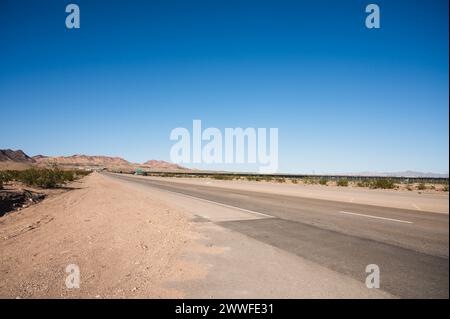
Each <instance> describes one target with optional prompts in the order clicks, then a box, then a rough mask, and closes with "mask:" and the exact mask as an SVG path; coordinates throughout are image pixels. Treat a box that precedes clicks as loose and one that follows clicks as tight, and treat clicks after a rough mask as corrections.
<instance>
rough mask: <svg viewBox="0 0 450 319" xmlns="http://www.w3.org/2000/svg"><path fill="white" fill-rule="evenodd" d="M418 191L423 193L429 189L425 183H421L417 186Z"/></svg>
mask: <svg viewBox="0 0 450 319" xmlns="http://www.w3.org/2000/svg"><path fill="white" fill-rule="evenodd" d="M417 189H418V190H420V191H423V190H425V189H427V187H426V186H425V183H419V185H417Z"/></svg>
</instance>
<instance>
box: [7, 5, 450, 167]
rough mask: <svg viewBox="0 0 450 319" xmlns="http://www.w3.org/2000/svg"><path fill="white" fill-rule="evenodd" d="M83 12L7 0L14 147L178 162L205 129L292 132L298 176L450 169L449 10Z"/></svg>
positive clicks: (284, 161)
mask: <svg viewBox="0 0 450 319" xmlns="http://www.w3.org/2000/svg"><path fill="white" fill-rule="evenodd" d="M69 3H71V2H70V1H54V0H53V1H43V0H39V1H37V0H36V1H22V0H6V1H5V0H2V1H0V117H1V118H0V148H13V149H23V150H24V151H25V152H26V153H28V154H30V155H36V154H44V155H72V154H75V153H82V154H90V155H95V154H102V155H112V156H121V157H124V158H126V159H128V160H130V161H134V162H143V161H145V160H148V159H163V160H169V152H170V148H171V146H172V145H173V142H172V141H170V140H169V134H170V131H171V130H172V129H173V128H175V127H187V128H190V127H191V126H192V120H193V119H201V120H202V122H203V123H202V124H203V126H204V127H209V126H211V127H217V128H220V129H223V128H225V127H238V126H240V127H278V128H279V147H280V151H279V170H280V171H282V172H298V173H311V172H313V171H314V172H316V173H321V172H328V173H338V172H357V171H365V170H370V171H400V170H406V169H411V170H418V171H432V172H441V173H442V172H444V173H445V172H448V166H449V148H448V143H449V122H448V116H449V105H448V98H449V93H448V84H449V83H448V82H449V81H448V79H449V78H448V77H449V73H448V71H449V65H448V56H449V49H448V48H449V47H448V28H449V26H448V9H449V8H448V1H428V0H426V1H425V0H421V1H414V0H405V1H401V0H395V1H371V0H366V1H359V0H355V1H350V0H347V1H345V0H343V1H290V2H286V1H275V0H273V1H261V0H259V1H233V0H223V1H222V0H214V1H210V0H209V1H193V0H182V1H169V0H159V1H151V0H148V1H125V0H123V1H114V0H98V1H95V0H89V1H86V0H73V1H72V3H76V4H78V5H79V6H80V10H81V29H78V30H68V29H66V27H65V17H66V15H67V14H66V13H65V6H66V5H67V4H69ZM369 3H377V4H378V5H379V6H380V8H381V29H379V30H369V29H366V28H365V25H364V21H365V17H366V13H365V12H364V11H365V10H364V9H365V6H366V5H367V4H369ZM197 167H200V168H221V167H208V166H201V165H197ZM235 169H240V170H245V169H249V168H248V167H237V168H235Z"/></svg>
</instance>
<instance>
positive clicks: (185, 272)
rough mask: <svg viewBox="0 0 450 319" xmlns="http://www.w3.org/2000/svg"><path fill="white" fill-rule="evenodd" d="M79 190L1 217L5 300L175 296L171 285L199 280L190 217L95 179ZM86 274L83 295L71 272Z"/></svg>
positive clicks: (0, 292)
mask: <svg viewBox="0 0 450 319" xmlns="http://www.w3.org/2000/svg"><path fill="white" fill-rule="evenodd" d="M72 186H73V187H74V188H75V189H73V190H71V191H68V192H66V193H64V194H62V195H59V196H56V197H54V198H49V199H48V200H45V201H44V202H42V203H41V204H39V205H36V206H33V207H29V208H27V209H24V210H22V211H20V212H18V213H12V214H10V215H7V216H5V217H3V218H2V219H0V250H1V252H2V254H1V260H0V274H1V276H0V277H1V279H0V297H1V298H16V297H21V298H39V297H45V298H64V297H82V298H95V297H97V298H99V297H101V298H105V297H106V298H109V297H115V298H120V297H127V298H133V297H141V298H142V297H147V298H174V297H175V298H176V297H183V294H182V293H181V292H180V291H178V290H176V289H170V288H167V285H166V283H167V281H168V280H170V281H176V280H177V279H183V280H185V279H189V278H195V277H196V273H198V272H199V271H201V270H199V269H196V267H194V265H193V264H189V263H187V262H186V261H181V260H179V258H178V257H179V256H180V255H181V253H182V252H183V251H184V250H185V249H186V248H187V247H189V246H190V244H191V242H192V241H193V239H192V234H191V233H190V230H189V228H190V224H189V222H188V220H187V218H186V216H184V215H183V214H181V213H179V212H177V211H174V210H172V209H170V207H168V206H167V205H166V204H164V203H163V202H161V201H159V200H158V199H156V198H155V197H154V196H153V197H152V196H150V195H149V194H148V193H144V192H139V191H133V190H131V189H130V188H128V187H126V186H125V185H123V184H121V183H117V182H114V181H110V180H105V179H104V178H103V177H102V176H100V175H99V174H96V173H93V174H91V175H90V176H88V177H86V178H85V179H84V180H83V182H82V183H74V184H73V185H72ZM69 264H76V265H78V266H79V268H80V273H81V284H80V289H67V288H66V286H65V278H66V277H67V276H68V274H67V273H65V269H66V267H67V265H69Z"/></svg>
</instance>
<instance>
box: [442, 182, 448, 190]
mask: <svg viewBox="0 0 450 319" xmlns="http://www.w3.org/2000/svg"><path fill="white" fill-rule="evenodd" d="M442 191H444V192H448V184H447V185H444V186H443V187H442Z"/></svg>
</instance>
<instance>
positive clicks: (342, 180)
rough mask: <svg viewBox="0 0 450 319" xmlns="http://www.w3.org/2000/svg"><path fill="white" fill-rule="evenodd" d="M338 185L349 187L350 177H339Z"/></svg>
mask: <svg viewBox="0 0 450 319" xmlns="http://www.w3.org/2000/svg"><path fill="white" fill-rule="evenodd" d="M336 185H337V186H343V187H347V186H348V179H346V178H339V179H338V180H337V182H336Z"/></svg>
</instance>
